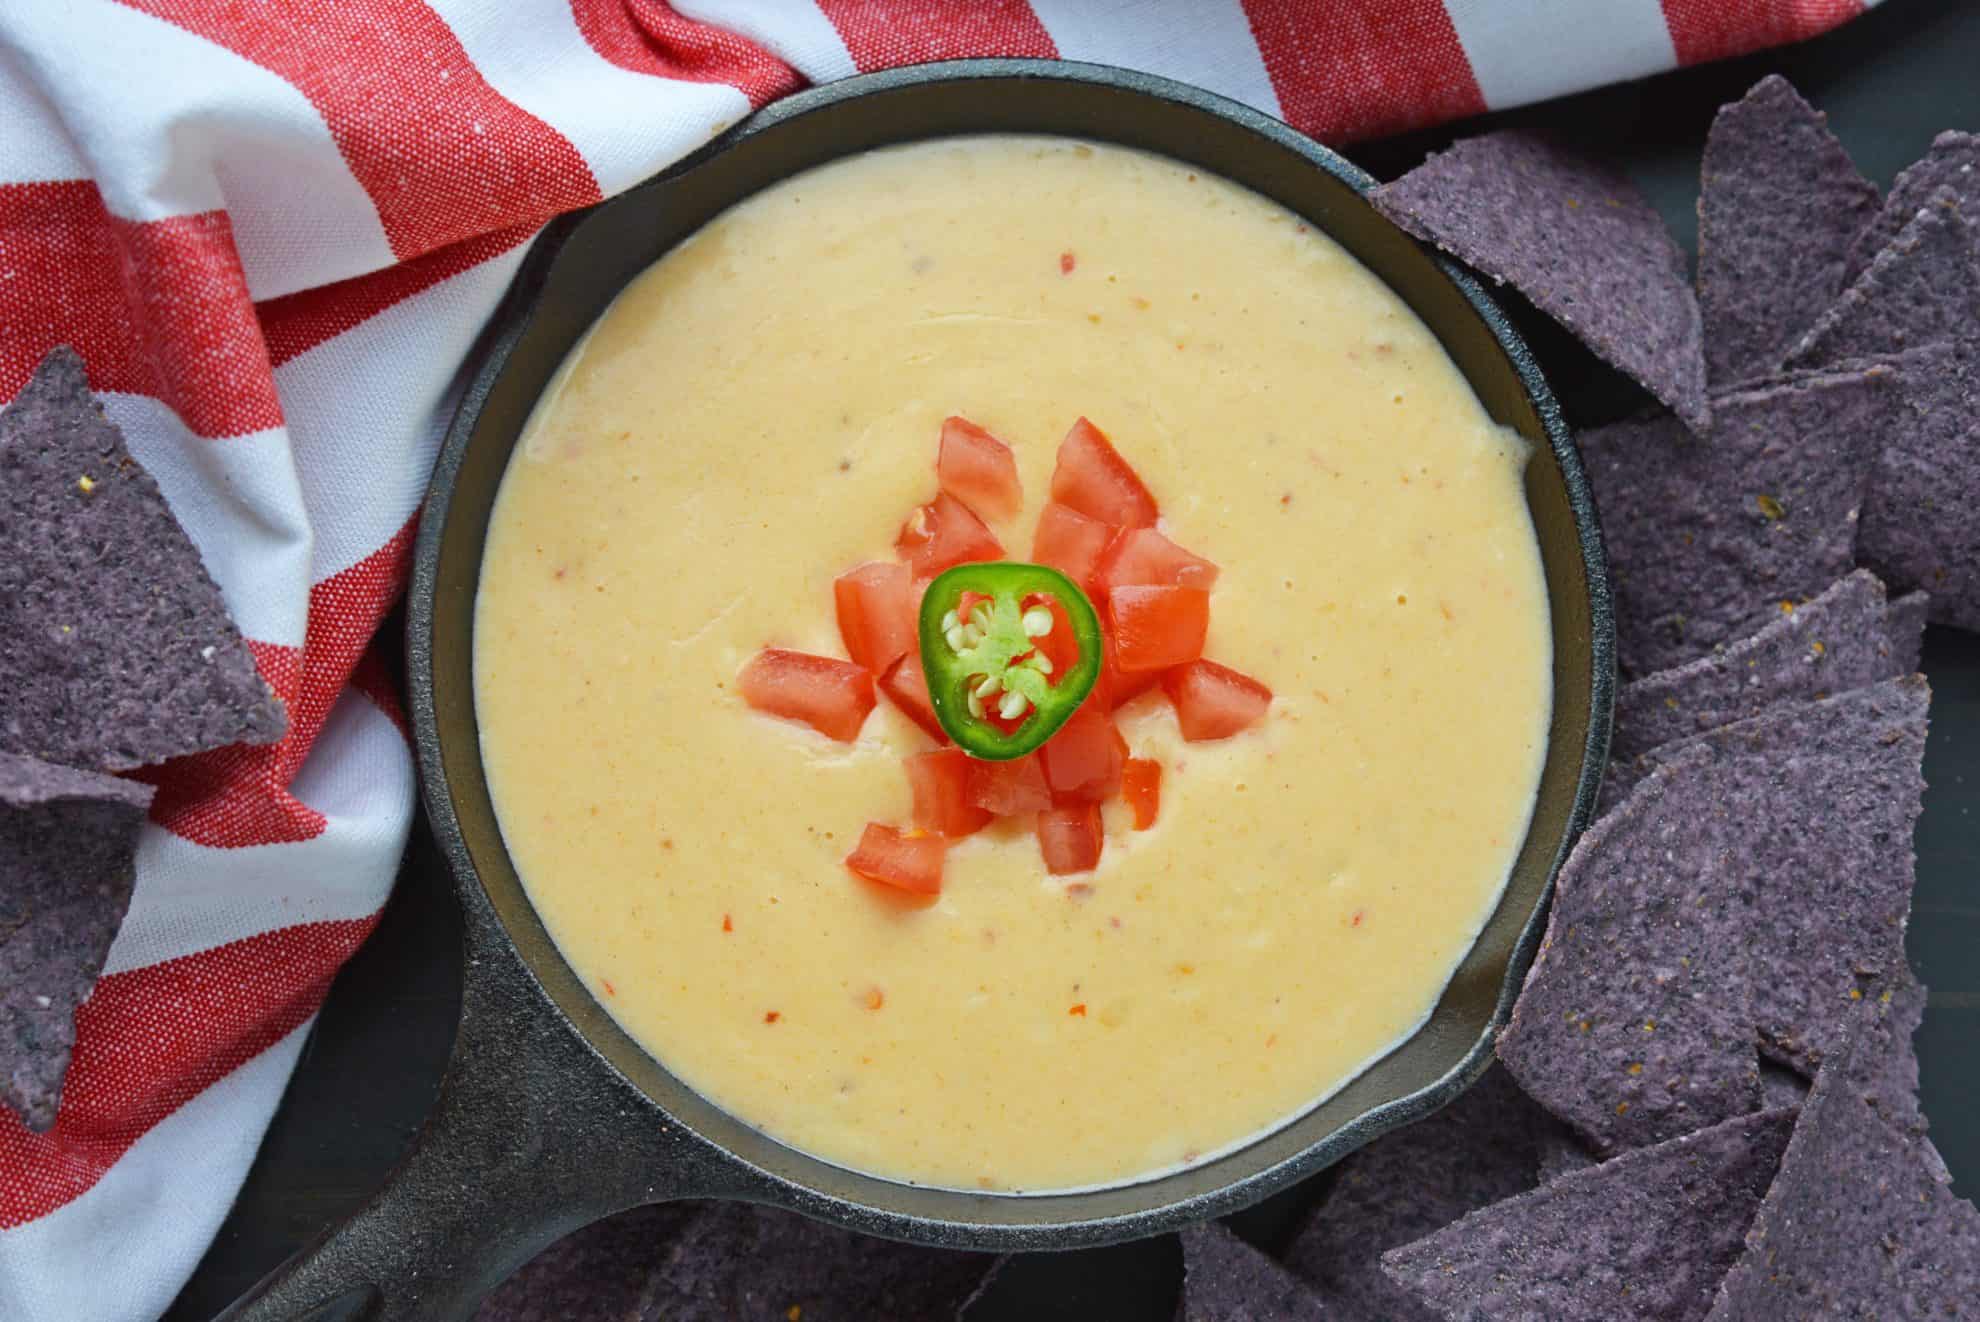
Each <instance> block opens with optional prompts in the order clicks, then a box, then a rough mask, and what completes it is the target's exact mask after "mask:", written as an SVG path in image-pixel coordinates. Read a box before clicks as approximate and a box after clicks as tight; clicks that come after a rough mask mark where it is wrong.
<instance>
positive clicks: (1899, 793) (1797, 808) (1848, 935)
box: [1655, 675, 1931, 1075]
mask: <svg viewBox="0 0 1980 1322" xmlns="http://www.w3.org/2000/svg"><path fill="white" fill-rule="evenodd" d="M1930 701H1931V690H1930V688H1929V687H1928V686H1927V685H1926V683H1925V680H1924V678H1923V677H1922V676H1918V675H1911V676H1906V677H1904V678H1901V679H1890V680H1885V681H1883V682H1882V683H1879V684H1874V685H1871V686H1869V687H1867V688H1861V689H1857V690H1855V691H1853V692H1850V693H1844V694H1840V695H1838V696H1836V697H1833V698H1829V699H1825V700H1823V701H1820V702H1807V703H1796V704H1793V705H1791V706H1786V707H1777V708H1774V709H1773V710H1771V711H1769V712H1766V713H1764V714H1762V715H1760V716H1756V717H1753V718H1751V719H1749V720H1745V721H1740V722H1737V723H1736V724H1733V725H1728V726H1725V727H1724V728H1722V729H1719V730H1714V731H1712V732H1711V733H1709V734H1704V735H1699V736H1697V737H1695V738H1692V739H1687V740H1683V741H1681V742H1679V743H1675V744H1671V745H1668V746H1667V747H1665V748H1664V749H1661V750H1659V751H1658V752H1657V753H1656V754H1655V757H1656V759H1657V760H1659V761H1660V762H1661V761H1664V760H1665V759H1670V760H1673V761H1675V760H1677V759H1680V758H1682V759H1686V760H1687V761H1688V762H1689V763H1690V765H1691V767H1692V771H1691V773H1690V774H1691V775H1692V776H1693V778H1694V780H1695V782H1696V784H1697V785H1698V786H1699V787H1700V789H1701V792H1702V790H1704V789H1708V788H1709V789H1710V790H1711V791H1712V797H1711V798H1709V799H1706V800H1705V801H1704V802H1703V803H1701V805H1700V807H1699V809H1698V812H1699V816H1700V818H1701V819H1703V818H1705V817H1712V818H1715V819H1716V818H1725V819H1728V821H1729V823H1730V825H1731V826H1732V828H1733V830H1734V832H1735V843H1734V848H1733V849H1732V850H1731V851H1730V852H1729V853H1728V854H1727V855H1726V856H1725V857H1724V858H1722V859H1720V860H1719V861H1718V862H1717V864H1716V868H1715V871H1716V876H1717V883H1718V885H1719V887H1720V888H1721V890H1722V891H1725V892H1727V893H1737V894H1740V895H1744V896H1747V897H1750V899H1751V901H1752V908H1751V909H1750V910H1749V913H1750V915H1751V918H1752V923H1753V925H1752V928H1751V930H1750V931H1749V932H1748V933H1747V934H1746V937H1745V942H1744V944H1745V947H1746V959H1747V967H1748V970H1749V972H1750V974H1751V976H1752V979H1753V991H1752V999H1753V1014H1754V1018H1753V1024H1754V1026H1755V1027H1756V1028H1757V1029H1758V1030H1759V1034H1760V1048H1761V1050H1762V1051H1763V1052H1765V1053H1766V1054H1767V1055H1768V1056H1769V1057H1770V1058H1771V1059H1773V1060H1775V1061H1778V1062H1780V1063H1781V1064H1784V1065H1790V1066H1793V1067H1794V1068H1796V1069H1798V1070H1800V1071H1801V1072H1802V1073H1803V1074H1808V1075H1813V1074H1814V1072H1815V1070H1816V1068H1817V1067H1819V1066H1820V1064H1821V1062H1822V1056H1823V1054H1824V1052H1825V1051H1827V1050H1829V1049H1830V1048H1832V1047H1833V1046H1834V1045H1835V1044H1836V1042H1837V1040H1838V1038H1839V1036H1840V1033H1841V1029H1842V1025H1843V1023H1844V1022H1845V1020H1846V1018H1847V1016H1848V1013H1849V1010H1850V1006H1851V1004H1852V1002H1854V1001H1856V1000H1858V999H1861V998H1862V997H1863V996H1865V995H1873V996H1874V995H1877V994H1879V993H1880V992H1881V990H1882V988H1884V987H1886V986H1892V985H1894V982H1893V981H1889V980H1897V979H1901V978H1903V977H1904V976H1905V973H1906V964H1905V958H1904V931H1905V924H1906V922H1907V920H1908V918H1909V916H1910V913H1911V890H1912V885H1913V881H1914V862H1915V859H1914V855H1913V853H1912V848H1911V836H1912V828H1913V825H1914V824H1915V823H1916V822H1917V820H1918V815H1919V812H1920V811H1921V809H1922V805H1923V796H1924V792H1925V778H1924V776H1923V774H1922V772H1921V767H1922V765H1923V762H1924V757H1925V727H1926V713H1927V708H1928V707H1929V705H1930ZM1701 753H1702V754H1704V755H1705V756H1706V761H1705V762H1704V763H1703V764H1702V765H1701V764H1700V763H1699V761H1698V758H1699V755H1700V754H1701ZM1701 829H1703V828H1701Z"/></svg>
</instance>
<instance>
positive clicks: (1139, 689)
mask: <svg viewBox="0 0 1980 1322" xmlns="http://www.w3.org/2000/svg"><path fill="white" fill-rule="evenodd" d="M1103 633H1104V634H1105V636H1106V639H1107V654H1106V656H1105V657H1103V658H1102V659H1101V663H1100V664H1101V670H1100V678H1099V680H1098V681H1097V682H1096V683H1095V684H1094V686H1093V690H1094V692H1095V693H1098V694H1099V695H1101V700H1102V701H1104V702H1105V703H1106V704H1107V705H1108V706H1109V707H1112V708H1113V709H1114V710H1115V711H1119V710H1120V709H1121V708H1122V707H1125V706H1127V705H1128V704H1129V703H1130V702H1133V701H1134V700H1135V699H1136V698H1138V697H1140V696H1141V695H1142V694H1144V693H1146V692H1148V690H1150V689H1152V688H1154V687H1155V685H1156V684H1158V683H1159V682H1161V679H1162V672H1161V671H1159V670H1137V671H1135V672H1134V673H1133V674H1131V675H1130V674H1127V673H1125V672H1124V671H1122V669H1121V659H1120V655H1119V649H1117V648H1116V647H1115V646H1114V635H1113V632H1112V631H1111V629H1108V630H1103Z"/></svg>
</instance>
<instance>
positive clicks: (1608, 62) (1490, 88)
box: [1444, 0, 1677, 110]
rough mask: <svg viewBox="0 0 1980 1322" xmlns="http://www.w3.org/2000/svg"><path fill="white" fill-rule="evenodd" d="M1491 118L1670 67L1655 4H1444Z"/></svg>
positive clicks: (1506, 0)
mask: <svg viewBox="0 0 1980 1322" xmlns="http://www.w3.org/2000/svg"><path fill="white" fill-rule="evenodd" d="M1444 8H1445V10H1446V11H1447V12H1448V13H1449V14H1450V16H1451V26H1453V27H1455V28H1456V29H1457V35H1458V42H1459V44H1461V45H1462V46H1463V47H1464V55H1465V58H1466V59H1467V60H1469V61H1471V74H1472V77H1474V78H1476V79H1477V80H1478V90H1479V91H1480V92H1481V93H1483V94H1484V97H1485V104H1486V106H1487V107H1489V108H1490V109H1493V110H1503V109H1505V108H1506V107H1507V106H1523V105H1525V104H1527V103H1528V102H1530V101H1544V100H1546V99H1547V98H1549V97H1555V96H1566V95H1567V94H1568V93H1570V92H1579V91H1582V90H1583V89H1585V88H1590V87H1597V86H1600V85H1602V84H1604V83H1615V82H1621V81H1622V80H1624V79H1626V78H1642V77H1645V76H1646V75H1649V74H1653V73H1661V72H1662V71H1664V70H1665V69H1673V68H1676V67H1677V48H1676V47H1675V46H1673V45H1672V44H1671V30H1670V27H1669V26H1668V25H1667V24H1666V23H1665V22H1664V10H1663V6H1662V5H1660V4H1658V2H1657V0H1444Z"/></svg>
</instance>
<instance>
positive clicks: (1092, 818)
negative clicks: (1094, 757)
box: [869, 803, 1106, 876]
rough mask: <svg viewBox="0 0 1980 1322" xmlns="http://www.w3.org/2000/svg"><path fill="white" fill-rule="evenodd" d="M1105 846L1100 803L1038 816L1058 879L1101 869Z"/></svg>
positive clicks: (1048, 863) (1042, 844)
mask: <svg viewBox="0 0 1980 1322" xmlns="http://www.w3.org/2000/svg"><path fill="white" fill-rule="evenodd" d="M869 829H871V828H869ZM1105 843H1106V835H1105V833H1104V831H1103V830H1102V828H1101V825H1100V805H1099V804H1097V803H1068V804H1062V805H1060V806H1058V807H1054V808H1047V809H1045V810H1044V811H1043V812H1041V813H1039V814H1038V849H1039V852H1040V853H1042V854H1044V855H1045V870H1046V871H1047V872H1050V873H1052V874H1053V875H1054V876H1064V875H1065V874H1066V873H1069V872H1091V871H1092V870H1093V869H1094V868H1097V867H1099V866H1100V847H1101V846H1102V845H1103V844H1105Z"/></svg>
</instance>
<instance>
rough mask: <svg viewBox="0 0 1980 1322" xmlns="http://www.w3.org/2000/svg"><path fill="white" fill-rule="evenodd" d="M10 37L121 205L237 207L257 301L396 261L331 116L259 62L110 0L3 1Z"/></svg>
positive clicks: (109, 196) (1, 32)
mask: <svg viewBox="0 0 1980 1322" xmlns="http://www.w3.org/2000/svg"><path fill="white" fill-rule="evenodd" d="M0 45H9V46H12V47H14V48H15V50H16V51H17V52H18V54H19V56H20V58H21V60H22V63H23V64H24V65H25V66H26V68H27V69H28V70H29V71H30V73H31V74H32V76H33V77H34V79H35V80H36V82H37V83H38V84H39V86H40V90H41V92H42V93H43V94H44V95H45V96H46V97H47V98H48V100H49V101H50V102H51V103H52V104H53V105H54V106H55V107H56V109H57V110H58V111H59V112H60V114H61V116H62V120H63V122H64V123H65V124H66V125H67V126H68V130H69V133H70V134H71V135H72V136H73V137H74V139H75V140H76V143H77V146H78V147H79V148H80V150H81V152H82V154H83V155H84V156H85V157H86V158H87V159H88V161H89V165H90V170H89V173H91V174H92V175H94V176H95V178H96V181H97V184H98V186H99V187H100V188H101V189H102V190H103V200H104V204H105V205H106V206H107V207H109V209H110V211H111V212H112V213H113V214H115V215H118V216H122V217H124V218H125V219H127V220H157V219H159V218H161V217H165V216H178V215H186V214H188V213H192V212H200V211H211V210H214V209H216V208H219V207H225V208H226V209H227V212H228V216H229V218H230V219H231V220H232V222H233V227H234V242H235V244H236V246H237V247H238V248H239V249H240V254H241V266H242V268H243V269H244V270H245V271H246V272H247V282H248V290H249V292H250V293H251V294H252V295H253V296H254V297H255V298H257V299H264V298H273V297H275V296H276V295H278V294H287V293H292V292H294V291H295V290H298V289H306V288H309V287H310V286H312V285H321V284H328V283H329V282H330V281H333V280H341V279H343V278H345V277H346V276H352V275H358V274H361V273H363V272H365V271H373V270H377V269H378V268H379V267H381V266H389V265H391V263H392V248H391V245H390V244H389V243H387V242H386V240H385V230H384V227H383V226H382V225H380V224H379V220H378V209H377V208H376V207H374V206H373V205H372V203H371V198H370V196H369V195H368V194H367V193H366V192H365V191H364V189H363V187H362V186H360V185H359V183H358V181H357V179H356V177H355V176H354V175H352V174H351V171H350V168H349V167H348V166H347V165H345V163H344V158H343V155H342V153H340V152H339V151H338V150H337V144H336V142H335V141H334V140H333V139H332V138H331V136H330V130H329V129H328V128H327V127H326V126H325V125H324V123H323V118H322V116H320V115H318V114H317V113H316V108H315V107H314V106H312V105H310V103H309V101H308V99H307V98H305V97H304V96H303V94H302V93H301V92H299V91H297V90H296V89H295V88H294V87H292V86H290V85H289V84H288V83H287V82H284V81H283V80H282V79H281V78H279V77H277V76H276V75H274V74H272V73H270V72H269V71H268V70H266V69H264V68H262V67H261V66H260V65H258V64H254V63H252V62H251V61H248V60H245V59H242V58H241V57H240V56H238V55H235V54H234V53H233V52H232V51H229V50H226V49H224V48H222V47H220V46H216V45H214V44H213V43H212V42H210V41H207V40H206V39H205V38H203V37H196V36H194V35H193V34H192V33H190V32H187V31H186V30H185V29H184V28H181V27H177V26H175V25H173V24H171V23H167V22H165V21H163V20H162V19H156V18H152V17H150V16H149V15H147V14H141V13H138V12H137V11H136V10H132V9H126V8H125V7H124V6H122V5H119V4H115V3H111V2H110V0H72V2H71V3H67V4H47V3H32V4H16V5H0ZM139 89H141V90H142V95H134V92H137V91H138V90H139ZM15 131H16V130H15V129H14V127H13V126H12V125H11V124H9V125H8V126H7V128H6V130H5V132H6V133H8V134H10V135H11V134H12V133H14V132H15Z"/></svg>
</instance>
